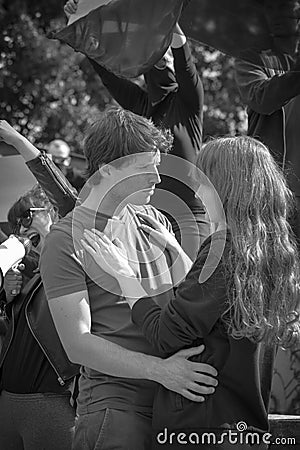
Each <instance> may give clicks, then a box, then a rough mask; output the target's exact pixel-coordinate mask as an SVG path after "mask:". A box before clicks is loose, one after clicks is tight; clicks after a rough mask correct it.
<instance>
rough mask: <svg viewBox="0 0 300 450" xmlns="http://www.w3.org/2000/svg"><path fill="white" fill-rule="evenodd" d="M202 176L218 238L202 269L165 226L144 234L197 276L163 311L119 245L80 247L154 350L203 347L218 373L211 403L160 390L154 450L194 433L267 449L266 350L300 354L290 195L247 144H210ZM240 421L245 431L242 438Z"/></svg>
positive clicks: (203, 255) (210, 242)
mask: <svg viewBox="0 0 300 450" xmlns="http://www.w3.org/2000/svg"><path fill="white" fill-rule="evenodd" d="M197 169H198V171H195V175H194V176H195V183H197V184H198V189H199V190H198V194H199V195H201V197H202V200H203V202H204V204H205V205H206V207H207V209H208V210H209V212H210V216H211V217H212V219H213V222H214V227H215V229H214V232H213V234H211V235H210V236H209V237H208V239H206V240H205V241H204V243H203V244H202V247H201V249H200V251H199V253H198V256H197V259H196V261H195V262H194V264H192V261H189V264H187V255H186V254H185V253H184V252H183V250H182V248H181V247H180V246H179V245H178V243H177V241H176V240H175V239H174V236H172V234H170V232H169V231H168V230H167V229H166V228H165V227H164V226H163V225H162V224H159V223H158V222H157V221H155V220H153V219H151V220H150V219H149V220H148V224H144V225H142V229H143V230H144V231H145V233H148V234H149V235H150V236H152V240H155V241H156V242H157V243H159V244H160V245H161V248H164V249H165V248H167V249H168V250H169V252H170V255H171V257H172V260H173V261H177V262H178V261H179V260H180V259H181V261H182V272H185V273H187V271H186V269H187V268H190V270H189V271H188V273H187V275H186V278H185V280H184V281H182V283H180V284H179V286H178V287H177V289H176V292H175V293H174V296H173V298H172V299H171V300H170V301H169V302H168V303H167V305H165V306H164V307H163V308H162V306H161V305H159V304H157V303H155V301H154V299H153V298H152V296H151V295H150V296H149V294H148V293H147V292H146V291H145V289H144V288H143V286H142V283H141V280H140V279H139V278H138V277H137V275H136V272H135V271H134V269H133V266H132V263H131V261H132V260H131V259H130V258H128V255H126V249H125V247H124V246H123V245H122V244H121V243H118V242H115V243H113V242H112V240H111V239H110V238H109V236H107V233H105V232H100V231H97V230H94V231H93V232H90V231H89V230H87V231H86V232H85V239H86V240H84V241H82V244H83V246H84V248H85V249H86V251H87V254H90V255H91V256H92V257H93V259H94V260H95V261H96V262H97V263H98V265H99V266H100V267H101V268H102V270H105V271H106V272H107V273H109V274H110V275H111V276H113V277H115V278H116V280H117V281H118V283H119V286H120V288H121V291H122V294H123V295H124V296H125V297H126V300H127V302H128V304H129V305H130V307H131V308H132V315H131V317H132V320H133V322H134V323H135V324H136V325H137V326H139V328H140V330H141V331H142V332H143V334H144V335H145V337H147V339H148V341H149V342H150V343H151V344H152V345H154V346H155V347H156V348H157V349H158V350H159V351H160V352H163V353H164V352H167V353H172V352H175V351H178V350H179V349H180V348H185V347H186V346H190V345H199V343H203V344H204V345H205V348H206V351H205V353H203V355H201V361H206V362H207V363H210V364H213V365H214V366H215V367H216V368H217V370H218V373H219V376H218V378H219V388H218V389H217V390H216V393H215V394H214V395H212V396H209V397H208V398H207V399H206V401H205V402H204V403H192V402H190V401H189V400H186V399H180V398H178V396H176V395H175V394H173V393H172V392H170V391H168V390H166V389H164V388H161V389H159V391H158V394H157V396H156V400H155V403H154V411H153V425H154V431H155V432H156V435H155V434H154V438H155V441H154V448H161V444H162V442H161V440H164V439H166V441H165V443H166V442H167V443H170V442H169V439H170V436H171V435H172V436H175V437H174V438H173V442H174V440H175V442H176V439H177V436H179V433H181V432H183V433H185V441H186V444H187V445H186V446H185V448H191V449H192V448H194V446H193V445H192V442H190V441H189V439H188V437H187V436H188V434H187V433H192V432H194V433H196V434H197V435H198V436H203V433H213V435H214V436H216V437H217V439H218V440H217V442H218V445H216V446H215V445H211V441H209V442H207V441H206V442H203V441H202V444H200V447H201V448H205V449H209V450H211V449H212V448H214V447H216V448H217V449H228V448H231V445H230V443H231V444H232V440H230V438H229V430H231V431H232V432H234V433H235V436H236V439H237V440H236V441H235V443H236V444H237V447H238V448H239V449H240V450H241V449H249V450H250V449H253V450H254V449H266V448H268V443H267V442H265V441H264V440H263V439H262V437H263V434H264V433H267V432H268V400H269V396H270V387H271V379H272V367H270V368H269V373H268V374H265V377H266V375H267V376H268V379H269V385H268V386H267V387H266V386H265V385H261V380H260V377H261V376H262V375H263V374H262V373H261V371H260V368H259V355H260V350H261V344H262V343H263V342H266V343H268V344H269V345H271V346H272V347H273V349H274V350H275V349H276V347H277V346H278V345H282V346H284V347H292V346H293V347H294V348H299V344H300V320H299V312H300V304H299V294H300V266H299V258H298V252H297V245H296V241H295V239H294V236H293V234H292V233H291V229H290V226H289V223H288V215H289V209H290V207H291V199H292V192H291V191H290V190H289V188H288V187H287V184H286V181H285V179H284V176H283V174H282V173H281V171H280V169H279V168H278V167H277V165H276V163H275V161H274V159H273V158H272V156H271V155H270V152H269V150H268V149H267V148H266V147H265V146H264V145H263V144H262V143H261V142H259V141H257V140H255V139H253V138H250V137H247V136H242V137H233V138H219V139H215V140H212V141H211V142H209V143H207V144H205V145H204V146H203V149H202V150H201V152H200V154H199V157H198V160H197ZM220 249H221V250H223V252H219V250H220ZM154 294H155V293H154ZM241 421H242V423H245V425H246V427H243V429H242V430H241V429H240V428H239V425H238V424H239V422H241ZM166 430H167V431H166ZM246 430H247V433H248V432H251V431H252V432H254V431H255V432H256V433H257V436H258V439H256V440H254V441H252V442H251V441H246V438H245V434H244V438H243V436H242V437H241V435H242V433H239V432H241V431H246ZM159 436H160V440H159V439H157V438H158V437H159ZM164 436H166V437H165V438H164ZM181 439H182V440H183V438H181ZM193 441H194V443H195V439H194V440H193ZM200 442H201V441H200ZM189 443H190V444H191V445H188V444H189ZM215 443H216V442H214V444H215ZM205 444H206V445H205ZM233 447H234V445H233ZM167 448H172V446H171V445H170V447H167ZM175 448H179V447H176V446H175Z"/></svg>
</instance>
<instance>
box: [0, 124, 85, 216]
mask: <svg viewBox="0 0 300 450" xmlns="http://www.w3.org/2000/svg"><path fill="white" fill-rule="evenodd" d="M0 139H2V140H3V141H4V142H6V143H7V144H9V145H12V146H13V147H14V148H15V149H16V150H17V151H18V152H19V153H20V155H21V156H23V158H24V160H25V162H26V164H27V167H28V168H29V170H30V171H31V172H32V174H33V175H34V176H35V178H36V179H37V181H38V183H39V184H40V185H41V187H42V188H43V190H44V191H45V192H46V194H47V196H48V197H49V200H50V201H51V203H52V204H53V205H54V206H56V207H57V209H58V212H59V215H60V216H61V217H63V216H65V215H66V214H67V213H68V212H69V211H71V210H72V209H73V208H74V206H75V203H76V200H77V198H78V195H77V191H76V189H75V188H74V187H73V186H71V184H70V183H69V181H68V180H67V179H66V177H65V176H64V175H63V173H62V172H61V171H60V170H59V169H58V167H57V166H56V165H55V164H54V163H53V162H52V161H51V159H50V158H49V157H48V156H47V155H46V154H45V153H43V152H40V151H39V150H38V149H37V148H36V147H35V146H34V145H33V144H31V142H29V140H28V139H26V138H25V137H24V136H22V135H21V134H20V133H18V131H16V130H15V129H14V128H13V127H12V126H10V125H9V123H8V122H6V120H0Z"/></svg>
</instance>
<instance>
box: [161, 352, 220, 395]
mask: <svg viewBox="0 0 300 450" xmlns="http://www.w3.org/2000/svg"><path fill="white" fill-rule="evenodd" d="M203 350H204V346H203V345H201V346H200V347H194V348H189V349H186V350H180V351H179V352H177V353H176V354H175V355H173V356H171V357H169V358H167V359H165V360H163V361H162V362H161V369H162V373H161V374H160V375H161V379H160V380H155V381H158V382H159V383H160V384H162V385H163V386H164V387H165V388H167V389H169V390H171V391H174V392H177V393H179V394H181V395H182V396H183V397H185V398H187V399H189V400H192V401H194V402H203V401H204V400H205V398H204V397H203V395H207V394H213V393H214V392H215V386H217V384H218V381H217V380H216V379H215V378H213V377H216V376H217V374H218V372H217V371H216V369H215V368H214V367H212V366H210V365H208V364H204V363H197V362H192V361H189V360H188V358H189V357H191V356H194V355H199V354H200V353H202V352H203ZM199 383H201V384H199Z"/></svg>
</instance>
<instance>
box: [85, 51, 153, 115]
mask: <svg viewBox="0 0 300 450" xmlns="http://www.w3.org/2000/svg"><path fill="white" fill-rule="evenodd" d="M88 60H89V61H90V63H91V65H92V66H93V68H94V70H95V71H96V73H97V74H98V75H99V77H100V78H101V80H102V83H103V84H104V86H105V87H106V89H107V90H108V92H109V93H110V94H111V96H112V97H113V98H114V99H115V100H116V101H117V102H118V103H119V105H120V106H122V108H124V109H127V110H129V111H131V112H133V113H135V114H139V115H140V116H145V115H146V112H147V109H148V94H147V92H145V91H144V90H143V89H142V88H141V87H140V86H138V85H137V84H136V83H134V82H132V81H130V80H127V79H125V78H121V77H119V76H117V75H115V74H113V73H112V72H110V71H108V70H107V69H105V68H104V67H103V66H101V65H100V64H98V63H96V61H93V60H92V59H90V58H88Z"/></svg>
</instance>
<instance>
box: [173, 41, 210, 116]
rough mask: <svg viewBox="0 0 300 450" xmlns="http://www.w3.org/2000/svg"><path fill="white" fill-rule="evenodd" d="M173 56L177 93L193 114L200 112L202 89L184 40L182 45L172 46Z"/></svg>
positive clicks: (201, 108) (201, 107)
mask: <svg viewBox="0 0 300 450" xmlns="http://www.w3.org/2000/svg"><path fill="white" fill-rule="evenodd" d="M172 53H173V56H174V69H175V75H176V81H177V83H178V87H179V90H178V94H179V95H180V96H181V97H182V98H183V100H184V102H185V103H187V104H188V105H189V108H191V111H192V112H193V113H194V114H195V113H196V112H197V111H198V112H199V113H202V110H203V102H204V91H203V85H202V81H201V78H200V76H199V73H198V71H197V69H196V66H195V64H194V62H193V57H192V54H191V51H190V48H189V45H188V43H187V42H186V43H185V44H184V45H183V46H182V47H179V48H172Z"/></svg>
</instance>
